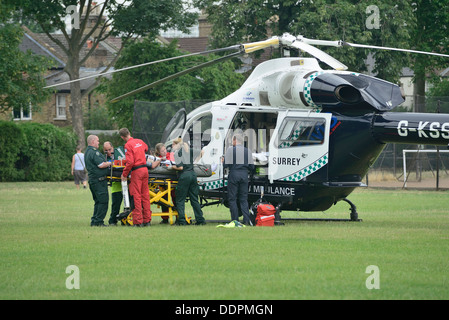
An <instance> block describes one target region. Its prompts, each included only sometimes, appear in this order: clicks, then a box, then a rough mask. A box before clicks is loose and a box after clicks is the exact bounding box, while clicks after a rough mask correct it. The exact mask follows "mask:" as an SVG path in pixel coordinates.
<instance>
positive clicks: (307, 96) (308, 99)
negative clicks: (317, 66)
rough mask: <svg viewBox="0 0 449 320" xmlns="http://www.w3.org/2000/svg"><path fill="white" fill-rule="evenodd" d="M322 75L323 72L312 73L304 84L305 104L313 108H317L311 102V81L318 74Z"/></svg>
mask: <svg viewBox="0 0 449 320" xmlns="http://www.w3.org/2000/svg"><path fill="white" fill-rule="evenodd" d="M323 73H324V72H323V71H318V72H315V73H312V74H311V75H310V76H309V77H308V78H307V79H306V81H305V82H304V98H305V99H306V102H307V103H308V104H309V105H310V106H312V107H313V108H319V106H317V105H316V104H315V103H314V102H313V100H312V95H311V93H310V89H311V87H312V82H313V80H315V78H316V77H317V76H319V75H320V74H323Z"/></svg>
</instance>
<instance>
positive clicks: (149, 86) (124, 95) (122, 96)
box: [111, 50, 245, 103]
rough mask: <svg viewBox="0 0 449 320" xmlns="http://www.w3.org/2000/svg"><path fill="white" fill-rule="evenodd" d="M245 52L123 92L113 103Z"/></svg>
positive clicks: (208, 62)
mask: <svg viewBox="0 0 449 320" xmlns="http://www.w3.org/2000/svg"><path fill="white" fill-rule="evenodd" d="M244 53H245V51H243V50H242V51H239V52H234V53H231V54H229V55H227V56H224V57H220V58H217V59H214V60H211V61H207V62H204V63H201V64H199V65H197V66H194V67H192V68H189V69H186V70H183V71H180V72H177V73H175V74H172V75H170V76H168V77H165V78H162V79H160V80H157V81H155V82H152V83H150V84H147V85H145V86H143V87H140V88H138V89H136V90H133V91H130V92H128V93H125V94H123V95H121V96H118V97H116V98H114V99H112V100H111V103H115V102H117V101H119V100H122V99H124V98H127V97H129V96H132V95H134V94H137V93H139V92H142V91H145V90H148V89H150V88H153V87H156V86H158V85H160V84H162V83H164V82H167V81H170V80H173V79H175V78H178V77H181V76H183V75H185V74H188V73H190V72H193V71H195V70H198V69H201V68H204V67H208V66H210V65H213V64H215V63H219V62H222V61H225V60H228V59H231V58H234V57H237V56H239V55H242V54H244Z"/></svg>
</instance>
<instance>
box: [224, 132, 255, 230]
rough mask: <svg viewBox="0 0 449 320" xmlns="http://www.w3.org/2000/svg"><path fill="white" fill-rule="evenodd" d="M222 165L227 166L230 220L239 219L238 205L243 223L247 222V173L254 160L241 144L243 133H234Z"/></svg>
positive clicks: (248, 217)
mask: <svg viewBox="0 0 449 320" xmlns="http://www.w3.org/2000/svg"><path fill="white" fill-rule="evenodd" d="M224 167H225V168H229V174H228V201H229V209H230V211H231V220H236V221H238V220H239V207H240V211H241V213H242V215H243V223H244V224H249V223H250V216H249V208H248V173H249V172H252V171H253V170H254V162H253V157H252V154H251V152H250V151H249V150H248V149H247V148H246V147H244V146H243V133H241V132H236V133H234V136H233V137H232V146H231V147H229V148H228V150H226V154H225V158H224Z"/></svg>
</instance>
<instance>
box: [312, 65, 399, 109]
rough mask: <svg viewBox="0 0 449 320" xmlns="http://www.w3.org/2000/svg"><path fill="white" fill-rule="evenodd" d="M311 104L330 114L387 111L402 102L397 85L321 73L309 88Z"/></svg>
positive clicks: (359, 76) (363, 77)
mask: <svg viewBox="0 0 449 320" xmlns="http://www.w3.org/2000/svg"><path fill="white" fill-rule="evenodd" d="M310 96H311V99H312V101H313V104H315V105H317V106H319V107H322V108H326V109H328V110H330V111H338V112H342V111H344V110H345V109H346V110H351V111H352V112H353V111H355V110H358V111H361V112H366V111H370V110H373V109H374V110H377V111H389V110H391V109H393V108H394V107H396V106H398V105H399V104H401V103H402V102H404V101H405V99H404V97H403V95H402V93H401V89H400V88H399V86H397V85H395V84H393V83H391V82H388V81H384V80H381V79H377V78H374V77H370V76H367V75H363V74H358V73H348V72H345V73H342V72H337V73H330V72H326V73H321V74H318V75H316V77H315V78H314V79H313V82H312V84H311V87H310Z"/></svg>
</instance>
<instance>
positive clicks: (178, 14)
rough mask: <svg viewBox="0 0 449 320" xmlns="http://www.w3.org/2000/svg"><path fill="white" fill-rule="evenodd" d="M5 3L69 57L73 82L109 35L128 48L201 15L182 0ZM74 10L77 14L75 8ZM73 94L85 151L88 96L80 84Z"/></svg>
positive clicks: (26, 0)
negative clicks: (59, 35) (85, 101)
mask: <svg viewBox="0 0 449 320" xmlns="http://www.w3.org/2000/svg"><path fill="white" fill-rule="evenodd" d="M5 3H6V4H7V5H8V6H9V7H12V8H14V9H15V10H17V11H20V12H21V13H22V14H23V16H26V17H28V18H29V19H31V20H33V21H36V22H37V23H38V25H39V27H40V28H41V29H42V30H43V31H44V32H45V33H46V34H47V36H48V38H49V39H51V40H52V41H53V42H54V43H56V44H57V45H58V46H59V47H60V48H61V50H62V51H63V52H64V53H65V55H66V56H67V61H66V66H65V69H64V71H65V72H67V74H68V75H69V77H70V79H71V80H75V79H78V78H79V75H80V73H79V70H80V67H81V66H82V65H83V64H84V63H85V61H86V60H87V59H88V58H89V57H90V56H91V55H92V54H93V53H94V51H95V49H96V47H97V45H98V44H99V43H100V42H101V41H104V40H105V39H107V38H108V37H110V36H120V37H121V38H122V44H126V43H127V42H128V41H130V40H132V39H134V38H135V37H137V36H149V37H155V36H156V35H157V34H158V33H159V31H160V30H167V29H169V28H177V29H180V30H182V31H187V29H188V27H190V26H191V25H192V24H193V23H195V21H196V17H197V14H196V13H194V12H191V11H189V10H187V8H186V6H185V5H184V3H183V1H182V0H166V1H158V0H130V1H126V2H124V1H121V0H104V1H102V2H101V3H100V2H98V3H97V2H96V1H95V0H55V1H34V0H5ZM74 7H75V8H76V10H70V9H73V8H74ZM70 12H72V15H71V17H72V29H71V31H70V32H69V31H67V30H66V25H65V22H64V19H65V17H66V16H67V15H68V14H70ZM94 18H95V19H94ZM77 19H79V21H78V20H77ZM76 22H79V23H76ZM52 30H59V31H60V32H61V33H62V34H63V35H64V40H63V41H61V40H60V39H58V38H56V37H54V36H53V35H52V33H51V31H52ZM91 39H93V40H91ZM88 40H89V41H93V42H92V46H91V49H90V50H88V51H87V53H86V54H83V55H81V52H82V51H83V50H84V48H85V47H86V42H87V41H88ZM120 50H121V49H120ZM120 50H119V52H118V54H117V57H118V56H119V54H120ZM114 63H115V60H113V61H111V63H110V65H109V66H108V68H110V67H111V66H113V64H114ZM108 68H107V69H106V70H105V71H107V70H108ZM96 85H97V83H96V84H94V85H92V86H91V87H90V88H88V89H87V90H85V91H84V92H83V95H86V94H88V93H89V92H90V91H91V90H93V89H94V88H95V86H96ZM70 95H71V104H70V107H69V111H70V114H71V116H72V124H73V129H74V131H75V133H76V134H77V136H78V143H79V145H80V146H82V147H84V146H85V138H84V120H83V108H82V100H81V99H82V96H83V95H82V93H81V87H80V83H79V82H73V83H71V84H70Z"/></svg>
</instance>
